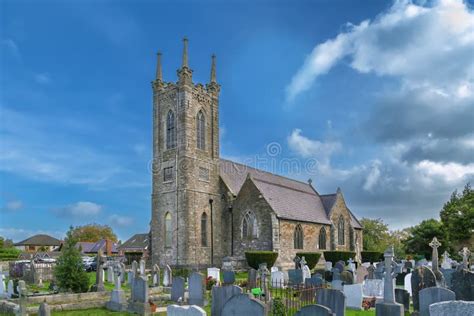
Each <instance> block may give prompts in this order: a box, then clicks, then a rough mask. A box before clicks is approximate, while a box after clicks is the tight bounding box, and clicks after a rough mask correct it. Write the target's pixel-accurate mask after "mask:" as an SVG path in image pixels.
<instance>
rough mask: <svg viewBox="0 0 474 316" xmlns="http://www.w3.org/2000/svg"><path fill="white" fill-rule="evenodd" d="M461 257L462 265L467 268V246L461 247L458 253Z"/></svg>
mask: <svg viewBox="0 0 474 316" xmlns="http://www.w3.org/2000/svg"><path fill="white" fill-rule="evenodd" d="M458 254H459V255H460V256H461V257H462V266H463V268H464V269H469V257H470V256H471V252H470V251H469V249H468V248H467V247H463V248H462V250H461V251H459V253H458Z"/></svg>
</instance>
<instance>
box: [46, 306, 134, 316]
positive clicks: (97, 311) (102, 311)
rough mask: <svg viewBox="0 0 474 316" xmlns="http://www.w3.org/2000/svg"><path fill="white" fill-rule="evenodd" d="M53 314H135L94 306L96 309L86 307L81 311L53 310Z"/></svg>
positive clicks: (94, 315) (118, 315)
mask: <svg viewBox="0 0 474 316" xmlns="http://www.w3.org/2000/svg"><path fill="white" fill-rule="evenodd" d="M51 315H53V316H54V315H58V316H59V315H61V316H103V315H114V316H121V315H127V316H128V315H133V314H131V313H127V312H111V311H108V310H106V309H103V308H94V309H84V310H80V311H62V312H51Z"/></svg>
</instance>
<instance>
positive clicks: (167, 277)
mask: <svg viewBox="0 0 474 316" xmlns="http://www.w3.org/2000/svg"><path fill="white" fill-rule="evenodd" d="M172 278H173V273H172V271H171V267H170V266H169V265H166V266H165V270H164V271H163V286H165V287H168V286H171V284H172V283H173V279H172Z"/></svg>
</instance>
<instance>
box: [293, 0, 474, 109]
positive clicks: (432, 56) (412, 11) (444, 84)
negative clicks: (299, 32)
mask: <svg viewBox="0 0 474 316" xmlns="http://www.w3.org/2000/svg"><path fill="white" fill-rule="evenodd" d="M473 50H474V14H473V13H472V12H471V11H470V10H469V8H468V6H467V4H465V3H463V1H461V0H440V1H437V2H435V3H433V5H432V6H430V7H423V6H420V5H417V4H413V3H411V1H395V3H394V5H393V6H392V7H391V8H390V9H389V10H388V11H387V12H383V13H382V14H380V15H379V16H378V17H376V18H375V19H374V20H373V21H364V22H362V23H360V24H359V25H357V26H350V28H349V30H348V31H347V32H343V33H341V34H339V35H338V36H337V37H336V38H334V39H329V40H327V41H326V42H324V43H322V44H318V45H317V46H316V47H315V48H314V49H313V52H312V53H311V55H310V56H309V57H308V58H307V59H306V61H305V62H304V64H303V66H302V67H301V68H300V69H299V70H298V72H297V73H296V74H295V75H294V76H293V78H292V80H291V82H290V84H289V85H288V86H287V99H288V100H289V101H291V100H292V99H294V98H295V97H296V96H297V95H298V94H300V93H302V92H303V91H305V90H308V89H309V88H310V87H311V84H312V83H313V81H314V80H315V79H316V78H317V77H318V76H320V75H322V74H325V73H327V72H328V71H329V70H330V69H331V68H332V67H333V66H334V65H335V64H336V63H337V62H338V61H340V60H341V59H342V58H344V57H348V58H350V59H351V63H350V65H351V67H352V68H353V69H355V70H357V71H359V72H361V73H375V74H377V75H380V76H393V77H397V78H400V79H401V80H402V82H403V83H404V86H405V87H408V88H413V87H415V86H416V87H425V88H429V89H431V90H433V91H439V92H441V93H444V94H447V95H450V96H453V97H460V98H463V97H466V96H468V95H471V94H472V87H473V78H474V75H473V74H474V63H473V62H472V52H473Z"/></svg>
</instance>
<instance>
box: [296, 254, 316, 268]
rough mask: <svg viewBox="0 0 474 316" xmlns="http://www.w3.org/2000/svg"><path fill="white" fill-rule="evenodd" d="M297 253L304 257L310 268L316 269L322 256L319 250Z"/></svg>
mask: <svg viewBox="0 0 474 316" xmlns="http://www.w3.org/2000/svg"><path fill="white" fill-rule="evenodd" d="M296 255H297V256H298V257H300V258H301V257H304V259H305V260H306V264H307V265H308V268H309V269H310V270H313V269H314V267H315V266H316V264H317V263H318V261H319V258H321V254H320V253H319V252H297V253H296Z"/></svg>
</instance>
